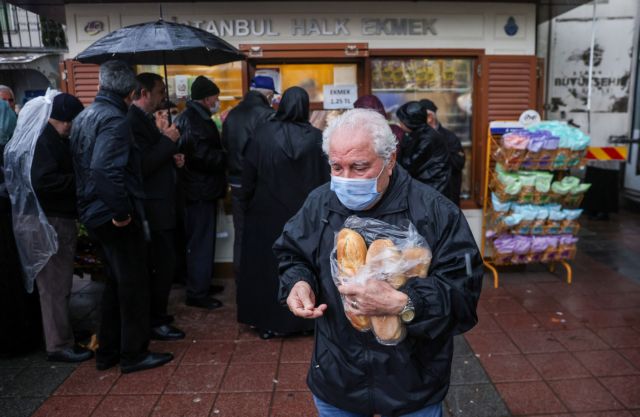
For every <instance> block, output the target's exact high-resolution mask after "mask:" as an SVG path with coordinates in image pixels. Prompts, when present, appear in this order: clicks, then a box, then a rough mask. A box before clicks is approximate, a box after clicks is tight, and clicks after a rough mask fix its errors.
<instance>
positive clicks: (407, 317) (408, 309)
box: [400, 295, 416, 324]
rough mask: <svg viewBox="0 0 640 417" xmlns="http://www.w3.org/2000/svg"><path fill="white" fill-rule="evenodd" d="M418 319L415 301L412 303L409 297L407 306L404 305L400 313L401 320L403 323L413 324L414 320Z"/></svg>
mask: <svg viewBox="0 0 640 417" xmlns="http://www.w3.org/2000/svg"><path fill="white" fill-rule="evenodd" d="M415 317H416V309H415V307H414V306H413V301H411V297H409V295H407V304H405V305H404V308H403V309H402V311H401V312H400V320H402V322H403V323H405V324H407V323H411V322H412V321H413V319H414V318H415Z"/></svg>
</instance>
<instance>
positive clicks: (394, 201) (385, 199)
mask: <svg viewBox="0 0 640 417" xmlns="http://www.w3.org/2000/svg"><path fill="white" fill-rule="evenodd" d="M410 180H411V177H410V176H409V174H408V173H407V171H405V170H404V168H402V167H401V166H399V165H398V163H396V166H395V168H393V175H391V180H390V181H389V186H388V187H387V190H386V191H385V192H384V194H383V196H382V198H381V199H380V201H378V203H377V204H376V205H375V206H373V208H371V209H369V210H364V211H353V210H350V209H348V208H346V207H345V206H343V205H342V203H340V200H339V199H338V196H336V193H334V192H333V191H330V190H329V193H330V197H329V202H328V208H329V210H330V211H334V212H336V213H339V214H342V215H344V216H349V215H351V214H357V215H359V216H363V217H372V218H376V217H378V216H382V215H387V214H391V213H397V212H401V211H405V210H407V209H408V208H409V202H408V199H407V196H408V193H409V187H408V185H409V181H410Z"/></svg>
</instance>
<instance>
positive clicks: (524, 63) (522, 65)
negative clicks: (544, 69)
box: [485, 55, 537, 122]
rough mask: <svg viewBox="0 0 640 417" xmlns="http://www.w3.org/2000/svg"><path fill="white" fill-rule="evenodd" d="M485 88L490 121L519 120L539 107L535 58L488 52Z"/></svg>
mask: <svg viewBox="0 0 640 417" xmlns="http://www.w3.org/2000/svg"><path fill="white" fill-rule="evenodd" d="M486 62H487V67H486V72H485V74H486V88H487V89H486V92H487V117H488V121H489V122H491V121H494V120H518V118H519V117H520V114H521V113H522V112H523V111H525V110H528V109H535V108H536V107H537V94H536V93H537V91H536V90H537V88H536V87H537V79H536V58H535V57H532V56H522V57H520V56H496V55H494V56H487V60H486Z"/></svg>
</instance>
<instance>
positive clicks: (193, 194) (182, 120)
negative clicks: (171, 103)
mask: <svg viewBox="0 0 640 417" xmlns="http://www.w3.org/2000/svg"><path fill="white" fill-rule="evenodd" d="M176 126H177V128H178V130H179V131H180V152H182V153H183V154H184V158H185V166H184V168H183V169H181V170H180V174H181V176H180V178H181V184H182V187H183V190H184V193H185V196H186V198H187V200H188V201H211V200H215V199H218V198H221V197H224V195H225V193H226V191H227V181H226V177H225V169H226V165H227V156H226V153H225V152H224V150H223V149H222V145H221V143H220V133H219V132H218V128H217V127H216V124H215V123H214V122H213V120H211V112H209V110H208V109H206V108H204V106H202V105H201V104H199V103H196V102H194V101H189V102H187V108H186V110H185V111H183V112H182V114H180V116H178V118H177V119H176Z"/></svg>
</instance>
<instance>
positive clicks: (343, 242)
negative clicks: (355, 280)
mask: <svg viewBox="0 0 640 417" xmlns="http://www.w3.org/2000/svg"><path fill="white" fill-rule="evenodd" d="M336 252H337V261H338V269H339V271H340V273H341V274H343V275H345V276H347V277H352V276H355V275H356V273H357V272H358V269H360V267H361V266H362V265H364V263H365V260H366V257H367V244H366V243H365V241H364V239H363V238H362V236H360V233H358V232H356V231H353V230H351V229H347V228H344V229H342V230H340V232H339V233H338V239H337V242H336Z"/></svg>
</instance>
